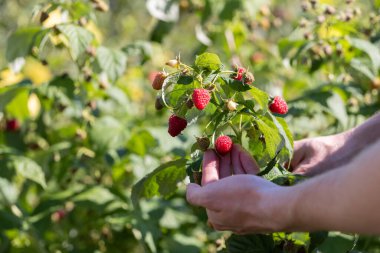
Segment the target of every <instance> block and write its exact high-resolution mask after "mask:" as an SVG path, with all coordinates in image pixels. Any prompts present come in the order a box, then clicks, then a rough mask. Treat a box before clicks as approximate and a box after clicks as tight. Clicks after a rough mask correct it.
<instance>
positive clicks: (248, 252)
mask: <svg viewBox="0 0 380 253" xmlns="http://www.w3.org/2000/svg"><path fill="white" fill-rule="evenodd" d="M226 244H227V251H228V253H267V252H274V248H275V244H274V241H273V237H272V236H271V235H260V234H255V235H235V234H233V235H232V236H231V237H230V238H228V240H227V242H226Z"/></svg>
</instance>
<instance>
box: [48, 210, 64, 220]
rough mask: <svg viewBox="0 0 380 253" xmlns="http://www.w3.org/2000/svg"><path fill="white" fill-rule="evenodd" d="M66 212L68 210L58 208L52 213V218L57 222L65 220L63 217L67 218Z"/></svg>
mask: <svg viewBox="0 0 380 253" xmlns="http://www.w3.org/2000/svg"><path fill="white" fill-rule="evenodd" d="M66 214H67V213H66V211H65V210H63V209H60V210H57V211H55V212H54V213H52V215H51V220H52V221H53V222H56V223H57V222H60V221H61V220H63V218H65V216H66Z"/></svg>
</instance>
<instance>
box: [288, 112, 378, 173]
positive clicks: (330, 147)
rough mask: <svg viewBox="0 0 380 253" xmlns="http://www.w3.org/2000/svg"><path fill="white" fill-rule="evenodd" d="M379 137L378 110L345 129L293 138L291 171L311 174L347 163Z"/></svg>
mask: <svg viewBox="0 0 380 253" xmlns="http://www.w3.org/2000/svg"><path fill="white" fill-rule="evenodd" d="M379 139H380V114H377V115H375V116H373V117H372V118H370V119H369V120H367V121H366V122H365V123H363V124H362V125H360V126H358V127H356V128H353V129H351V130H349V131H346V132H344V133H340V134H336V135H331V136H324V137H317V138H310V139H304V140H301V141H297V142H295V143H294V157H293V159H292V161H291V163H290V164H291V167H292V169H293V171H294V172H296V173H305V174H307V175H311V176H313V175H316V174H320V173H322V172H325V171H327V170H331V169H334V168H337V167H339V166H342V165H344V164H347V163H348V162H349V161H350V160H351V159H352V158H353V157H355V156H356V155H358V154H359V153H360V152H361V151H362V150H363V149H364V148H365V147H367V146H369V145H370V144H372V143H374V142H376V141H377V140H379Z"/></svg>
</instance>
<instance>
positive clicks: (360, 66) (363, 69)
mask: <svg viewBox="0 0 380 253" xmlns="http://www.w3.org/2000/svg"><path fill="white" fill-rule="evenodd" d="M350 66H351V68H353V69H354V70H357V71H359V72H360V73H361V74H363V75H364V76H365V77H367V78H368V79H370V80H373V79H374V78H375V74H374V73H373V72H372V70H370V69H369V68H368V67H367V66H366V65H365V64H364V63H363V62H362V61H360V60H359V59H356V58H354V59H352V60H351V61H350Z"/></svg>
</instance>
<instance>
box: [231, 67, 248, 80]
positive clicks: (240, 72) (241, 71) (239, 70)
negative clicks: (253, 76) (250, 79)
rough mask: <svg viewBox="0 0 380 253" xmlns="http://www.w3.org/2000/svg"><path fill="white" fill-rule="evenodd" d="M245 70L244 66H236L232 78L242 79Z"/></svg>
mask: <svg viewBox="0 0 380 253" xmlns="http://www.w3.org/2000/svg"><path fill="white" fill-rule="evenodd" d="M245 72H246V70H245V68H243V67H237V68H236V75H233V76H232V78H233V79H235V80H237V81H241V80H242V79H243V75H244V73H245Z"/></svg>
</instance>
